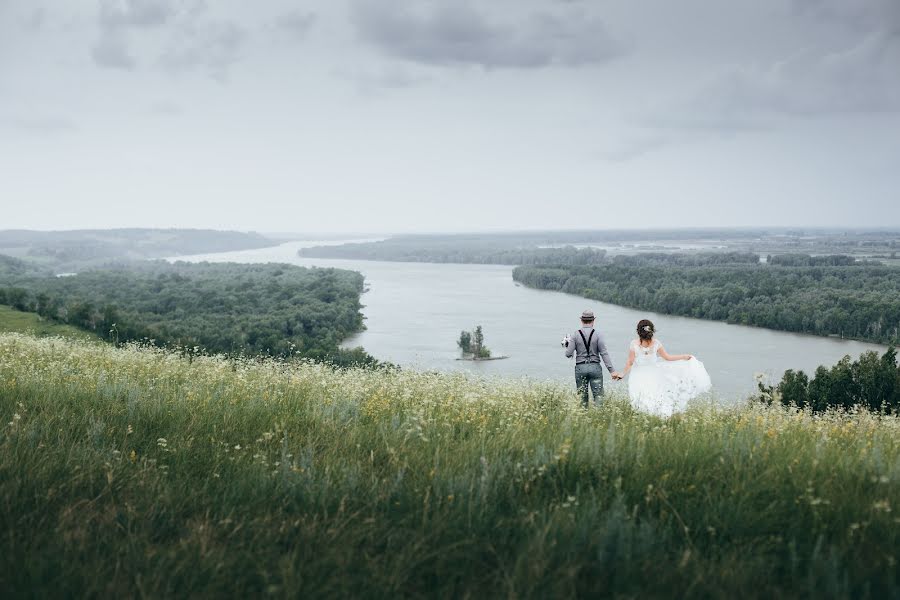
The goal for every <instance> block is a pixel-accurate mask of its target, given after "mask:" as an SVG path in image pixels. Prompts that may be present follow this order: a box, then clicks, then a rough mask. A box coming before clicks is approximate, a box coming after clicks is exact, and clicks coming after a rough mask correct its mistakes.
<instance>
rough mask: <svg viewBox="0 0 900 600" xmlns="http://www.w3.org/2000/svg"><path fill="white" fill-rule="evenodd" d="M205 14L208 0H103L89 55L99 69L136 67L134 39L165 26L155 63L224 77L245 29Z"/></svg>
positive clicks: (238, 47) (242, 38)
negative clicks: (97, 36)
mask: <svg viewBox="0 0 900 600" xmlns="http://www.w3.org/2000/svg"><path fill="white" fill-rule="evenodd" d="M205 13H206V3H205V2H204V0H99V12H98V23H99V29H100V35H99V38H98V40H97V42H96V43H95V44H94V46H93V47H92V49H91V56H92V57H93V59H94V62H95V63H96V64H97V65H98V66H100V67H105V68H116V69H125V70H131V69H134V68H135V67H137V66H138V63H139V61H138V59H137V58H136V57H135V55H134V53H133V51H132V48H131V41H132V38H133V37H136V36H147V35H150V33H151V31H152V30H157V29H163V28H164V29H165V31H164V33H165V35H164V36H163V35H160V36H158V37H157V38H156V41H157V42H159V41H160V40H163V41H162V43H161V44H156V45H155V47H156V52H157V58H156V63H157V64H159V65H161V66H162V67H163V68H165V69H166V70H168V71H170V72H172V73H182V72H187V71H205V72H206V73H208V74H209V75H210V76H211V77H213V78H214V79H216V80H218V81H224V80H225V79H227V75H228V69H229V67H230V66H231V65H232V64H234V63H235V62H236V61H237V59H238V51H239V49H240V47H241V46H242V44H243V42H244V38H245V33H244V30H243V29H242V28H241V27H239V26H238V25H236V24H234V23H232V22H230V21H224V20H219V21H210V20H208V19H206V18H205ZM151 39H152V38H151ZM152 60H153V59H151V62H152Z"/></svg>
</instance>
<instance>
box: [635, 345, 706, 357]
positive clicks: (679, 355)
mask: <svg viewBox="0 0 900 600" xmlns="http://www.w3.org/2000/svg"><path fill="white" fill-rule="evenodd" d="M632 354H634V352H632ZM659 355H660V357H662V358H663V359H665V360H691V359H692V358H694V357H693V355H691V354H669V353H668V352H666V349H665V348H663V345H662V344H660V345H659Z"/></svg>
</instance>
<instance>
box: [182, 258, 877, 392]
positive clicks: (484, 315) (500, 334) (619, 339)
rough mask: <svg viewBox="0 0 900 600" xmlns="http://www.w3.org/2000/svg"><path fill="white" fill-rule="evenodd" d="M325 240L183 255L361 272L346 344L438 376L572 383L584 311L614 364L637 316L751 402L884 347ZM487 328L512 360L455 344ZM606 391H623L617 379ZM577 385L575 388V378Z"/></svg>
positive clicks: (718, 383)
mask: <svg viewBox="0 0 900 600" xmlns="http://www.w3.org/2000/svg"><path fill="white" fill-rule="evenodd" d="M318 244H319V242H290V243H287V244H283V245H281V246H277V247H274V248H263V249H256V250H247V251H241V252H225V253H219V254H210V255H197V256H192V257H183V258H182V259H183V260H191V261H202V260H208V261H212V262H285V263H292V264H296V265H302V266H319V267H337V268H342V269H351V270H354V271H360V272H361V273H362V274H363V275H364V276H365V278H366V282H367V285H368V287H369V291H368V292H366V293H365V294H364V295H363V297H362V302H363V304H364V306H365V307H364V309H363V313H364V314H365V317H366V326H367V330H366V331H364V332H362V333H360V334H358V335H356V336H354V337H352V338H351V339H349V340H347V341H346V342H345V345H346V346H362V347H364V348H365V349H366V350H367V351H368V352H370V353H371V354H372V355H373V356H375V357H377V358H379V359H382V360H388V361H391V362H394V363H397V364H400V365H404V366H410V367H415V368H420V369H436V370H442V371H450V370H465V371H471V372H474V373H479V374H494V375H504V376H516V377H519V376H528V377H531V378H535V379H548V378H549V379H556V380H562V381H567V382H568V381H570V380H572V377H573V363H572V362H571V361H570V360H566V358H565V357H564V355H563V351H562V349H561V348H560V344H559V341H560V339H561V338H562V337H563V336H564V335H565V334H566V333H571V332H572V331H574V329H575V328H576V327H577V326H578V317H579V315H580V314H581V311H582V310H584V309H585V308H592V309H593V311H594V313H595V314H596V315H597V328H598V330H600V331H601V332H602V334H603V335H604V337H605V338H606V343H607V345H608V346H609V348H610V352H611V354H612V357H613V361H614V365H615V367H616V368H617V369H621V368H623V367H624V366H625V359H626V352H627V348H628V343H629V341H630V340H631V339H633V338H634V327H635V325H636V324H637V322H638V320H640V319H642V318H649V319H651V320H653V321H654V323H656V325H657V330H658V336H659V339H660V340H661V341H662V342H663V343H664V344H665V345H666V347H667V349H668V350H669V351H670V352H673V353H691V354H694V355H696V356H697V358H699V359H700V360H701V361H703V363H704V364H705V365H706V368H707V369H708V370H709V373H710V375H711V376H712V380H713V385H714V386H715V387H716V390H717V392H718V394H719V396H720V397H722V398H724V399H735V398H740V397H745V396H747V395H748V394H750V393H752V392H753V391H754V390H755V382H754V375H755V374H757V373H764V374H766V375H768V376H770V377H777V378H780V376H781V373H782V372H784V371H785V370H786V369H803V370H805V371H807V373H811V372H812V371H813V370H815V368H816V367H817V366H819V365H821V364H827V365H831V364H833V363H835V362H837V361H838V360H840V358H841V357H843V356H844V355H845V354H849V355H851V356H854V357H855V356H857V355H859V354H860V353H862V352H864V351H866V350H878V351H881V352H883V350H884V347H882V346H878V345H875V344H867V343H862V342H854V341H846V340H837V339H831V338H821V337H815V336H808V335H798V334H791V333H783V332H778V331H770V330H767V329H759V328H753V327H743V326H738V325H728V324H726V323H718V322H715V321H703V320H699V319H689V318H685V317H673V316H667V315H659V314H656V313H651V312H645V311H638V310H633V309H630V308H622V307H620V306H615V305H611V304H603V303H600V302H596V301H594V300H587V299H585V298H580V297H577V296H572V295H569V294H562V293H559V292H550V291H543V290H533V289H530V288H526V287H524V286H520V285H518V284H516V283H514V282H513V280H512V269H511V267H508V266H499V265H446V264H424V263H393V262H372V261H352V260H331V259H323V258H300V257H298V256H297V250H298V249H299V248H301V247H304V246H309V245H318ZM475 325H481V326H482V327H483V328H484V332H485V344H486V345H487V346H488V347H489V348H490V349H491V350H492V351H493V352H494V354H497V355H499V354H503V355H508V356H509V357H510V358H509V359H508V360H498V361H490V362H480V363H479V362H469V361H457V360H455V359H456V357H457V356H459V354H458V351H457V348H456V340H457V339H458V337H459V332H460V331H461V330H463V329H472V328H473V327H474V326H475ZM607 385H608V386H610V385H611V386H622V385H626V384H625V383H615V384H614V383H612V382H609V381H607ZM573 386H574V382H573Z"/></svg>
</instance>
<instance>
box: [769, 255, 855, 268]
mask: <svg viewBox="0 0 900 600" xmlns="http://www.w3.org/2000/svg"><path fill="white" fill-rule="evenodd" d="M766 262H768V263H769V264H770V265H778V266H782V267H849V266H853V265H855V264H858V263H857V261H856V259H855V258H853V257H852V256H845V255H842V254H832V255H829V256H810V255H809V254H778V255H776V256H769V257H768V259H767V261H766Z"/></svg>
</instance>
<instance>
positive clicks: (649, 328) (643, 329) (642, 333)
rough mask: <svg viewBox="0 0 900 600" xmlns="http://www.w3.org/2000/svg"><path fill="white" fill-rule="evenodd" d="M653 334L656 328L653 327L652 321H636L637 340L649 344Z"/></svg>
mask: <svg viewBox="0 0 900 600" xmlns="http://www.w3.org/2000/svg"><path fill="white" fill-rule="evenodd" d="M654 333H656V327H655V326H654V325H653V321H651V320H650V319H641V320H640V321H638V326H637V334H638V337H639V338H641V339H642V340H644V341H645V342H649V341H650V340H652V339H653V334H654Z"/></svg>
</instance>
